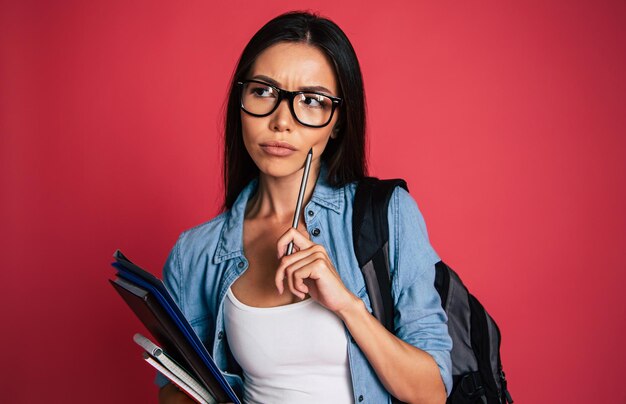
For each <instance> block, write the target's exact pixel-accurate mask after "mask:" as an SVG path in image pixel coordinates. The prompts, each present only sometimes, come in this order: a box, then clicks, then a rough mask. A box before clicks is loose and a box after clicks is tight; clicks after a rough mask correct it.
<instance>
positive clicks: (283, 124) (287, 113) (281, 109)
mask: <svg viewBox="0 0 626 404" xmlns="http://www.w3.org/2000/svg"><path fill="white" fill-rule="evenodd" d="M270 117H271V119H270V129H272V130H273V131H276V132H285V131H286V132H291V129H292V128H293V125H294V120H293V117H292V116H291V109H290V108H289V100H288V99H282V100H280V104H278V107H277V108H276V110H275V111H274V112H273V113H272V115H271V116H270Z"/></svg>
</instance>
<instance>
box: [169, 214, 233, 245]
mask: <svg viewBox="0 0 626 404" xmlns="http://www.w3.org/2000/svg"><path fill="white" fill-rule="evenodd" d="M228 215H229V211H226V212H224V213H221V214H219V215H218V216H216V217H214V218H213V219H211V220H209V221H207V222H204V223H201V224H199V225H197V226H194V227H192V228H190V229H187V230H185V231H183V232H182V233H181V234H180V236H179V237H178V241H177V243H176V244H177V245H180V246H181V247H184V248H185V249H196V248H200V247H202V246H206V244H207V241H208V240H214V239H216V238H217V237H218V236H219V234H220V232H221V231H222V228H223V226H224V223H225V222H226V219H227V218H228Z"/></svg>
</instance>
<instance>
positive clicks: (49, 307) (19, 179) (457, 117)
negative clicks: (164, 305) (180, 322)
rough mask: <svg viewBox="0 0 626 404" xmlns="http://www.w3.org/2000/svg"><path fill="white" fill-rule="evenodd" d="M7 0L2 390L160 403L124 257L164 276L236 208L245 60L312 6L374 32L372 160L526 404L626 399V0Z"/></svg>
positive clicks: (34, 397)
mask: <svg viewBox="0 0 626 404" xmlns="http://www.w3.org/2000/svg"><path fill="white" fill-rule="evenodd" d="M0 4H1V6H0V135H1V137H0V208H1V209H0V215H1V216H0V223H1V225H0V237H1V240H0V241H1V242H0V245H1V246H2V251H1V253H2V263H3V265H2V270H1V272H0V287H1V288H2V290H1V292H0V310H1V318H2V332H0V347H2V353H1V357H2V360H1V362H2V364H1V366H0V386H1V387H0V391H1V392H2V393H1V394H2V396H3V398H2V399H0V401H2V402H7V403H34V402H59V403H61V402H91V403H111V402H117V403H134V402H150V401H155V400H156V399H155V395H156V388H155V387H154V386H153V384H152V378H153V373H152V371H151V370H150V369H149V367H148V365H146V364H144V363H143V361H142V360H141V357H140V351H139V349H138V348H137V347H136V346H135V345H134V343H133V342H132V340H131V336H132V334H133V333H134V332H136V331H140V330H142V327H141V326H140V324H139V322H138V321H137V320H136V319H135V317H134V316H133V314H132V313H131V312H130V310H129V309H128V308H127V307H126V306H125V305H124V303H123V302H122V300H121V299H120V298H119V297H118V296H117V295H116V294H115V292H114V291H113V289H112V288H111V286H109V285H108V282H107V279H108V278H110V277H111V276H112V274H113V270H112V269H111V268H110V267H109V263H110V261H111V254H112V253H113V251H114V250H115V249H116V248H120V249H122V250H123V251H124V252H125V253H127V254H128V255H129V256H130V257H131V258H132V259H133V260H135V261H137V262H138V263H140V264H141V265H143V266H145V267H147V268H149V269H150V270H151V271H152V272H153V273H155V274H157V275H160V268H161V266H162V264H163V262H164V261H165V258H166V256H167V253H168V251H169V249H170V248H171V246H172V245H173V243H174V241H175V240H176V238H177V236H178V234H179V233H180V232H181V231H182V230H184V229H186V228H189V227H191V226H193V225H195V224H198V223H201V222H203V221H206V220H208V219H209V218H211V217H212V216H213V215H214V214H215V213H216V212H217V208H218V205H219V202H220V201H221V197H222V190H221V185H220V161H221V157H220V135H219V131H220V119H221V111H222V103H223V100H224V97H225V94H226V87H227V83H228V80H229V78H230V74H231V72H232V69H233V67H234V65H235V62H236V60H237V58H238V55H239V52H240V51H241V50H242V48H243V46H244V44H245V43H246V41H247V40H248V39H249V38H250V36H251V35H252V34H253V33H254V32H255V31H256V30H257V29H258V28H259V27H260V26H261V25H262V24H263V23H264V22H265V21H267V20H268V19H270V18H271V17H273V16H275V15H277V14H279V13H281V12H283V11H287V10H291V9H298V8H309V9H313V10H316V11H319V12H321V13H322V14H324V15H328V16H330V17H331V18H333V19H334V20H335V21H336V22H337V23H339V25H340V26H342V27H343V28H344V29H345V31H346V33H347V34H348V36H349V37H350V38H351V40H352V41H353V43H354V46H355V48H356V50H357V53H358V55H359V57H360V60H361V63H362V68H363V72H364V76H365V83H366V91H367V99H368V106H369V114H370V115H369V124H370V125H369V135H370V139H369V155H370V161H371V165H370V167H371V173H372V174H375V175H377V176H381V177H404V178H406V179H407V180H408V182H409V186H410V188H411V191H412V194H413V196H414V197H415V199H416V200H417V201H418V203H419V205H420V207H421V209H422V212H423V213H424V216H425V218H426V221H427V224H428V227H429V232H430V235H431V241H432V243H433V245H434V246H435V248H436V249H437V251H438V252H439V254H440V255H441V256H442V257H443V258H444V259H445V260H446V261H448V262H449V264H451V265H452V266H453V267H454V268H457V269H458V271H459V272H460V274H461V275H462V277H463V278H464V280H465V281H466V283H467V285H469V287H470V288H471V290H472V291H473V292H474V293H475V294H476V295H477V296H478V297H479V298H480V299H481V301H482V302H483V303H484V305H485V306H486V307H487V308H488V309H489V310H490V312H491V314H492V315H493V317H495V319H496V320H497V321H498V323H499V325H500V327H501V329H502V333H503V336H504V338H503V345H502V354H503V361H504V366H505V369H506V371H507V374H508V376H509V380H510V389H511V392H512V393H513V396H514V398H515V399H516V402H517V403H520V404H521V403H605V402H620V403H624V402H626V392H625V391H624V390H623V389H621V388H620V386H621V385H622V384H623V382H622V374H623V366H624V363H625V362H626V349H625V348H624V344H623V340H624V331H625V325H626V324H625V320H624V319H625V316H624V314H625V313H624V307H625V305H624V302H623V300H622V297H621V296H622V293H620V292H621V291H622V289H623V284H624V282H625V281H626V275H625V273H624V262H625V258H626V257H625V255H624V251H625V247H626V230H625V229H626V214H625V213H624V207H625V206H626V164H625V163H624V157H625V154H626V153H625V151H626V140H625V138H626V118H625V117H626V113H625V112H626V108H625V107H626V99H625V96H624V94H626V78H625V73H624V72H625V71H626V63H625V62H626V32H625V31H626V29H625V28H624V21H626V3H624V2H623V1H595V2H593V1H587V2H584V1H577V2H570V1H552V2H542V1H535V2H523V4H522V3H520V2H501V1H487V2H478V3H476V4H468V3H467V2H453V1H451V2H448V1H443V2H413V1H404V2H400V1H397V2H395V1H394V2H385V3H384V5H383V3H379V2H376V3H374V2H372V3H363V2H361V1H344V2H339V1H319V2H303V1H293V0H290V1H276V2H271V3H269V4H266V3H264V2H258V3H257V2H243V1H230V2H223V4H214V3H213V2H208V1H172V2H163V1H161V2H155V1H136V2H126V1H106V2H104V1H102V2H93V1H88V2H85V1H74V2H72V1H64V2H46V1H12V2H9V1H2V2H1V3H0Z"/></svg>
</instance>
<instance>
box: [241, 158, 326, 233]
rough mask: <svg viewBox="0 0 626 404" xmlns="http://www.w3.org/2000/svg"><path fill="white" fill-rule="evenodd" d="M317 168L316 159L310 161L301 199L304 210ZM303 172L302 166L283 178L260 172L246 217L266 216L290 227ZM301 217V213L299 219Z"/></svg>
mask: <svg viewBox="0 0 626 404" xmlns="http://www.w3.org/2000/svg"><path fill="white" fill-rule="evenodd" d="M320 168H321V164H320V161H319V160H318V161H313V162H312V164H311V171H310V172H309V178H308V181H307V184H306V190H305V192H304V198H303V201H302V211H303V212H304V206H306V204H307V203H308V202H309V201H310V200H311V196H312V195H313V188H314V187H315V183H316V181H317V177H318V175H319V173H320ZM303 174H304V167H302V168H301V169H300V170H298V171H296V172H295V173H293V174H291V175H289V176H286V177H272V176H269V175H266V174H263V173H260V174H259V185H258V188H257V192H256V194H255V195H254V196H253V197H252V198H251V199H250V201H248V206H247V208H246V219H269V220H272V221H274V222H276V223H281V224H287V223H288V225H289V226H291V224H292V221H293V215H294V212H295V209H296V203H297V201H298V194H299V192H300V184H301V183H302V175H303ZM303 217H304V216H303V213H302V212H301V213H300V218H299V220H301V219H302V218H303Z"/></svg>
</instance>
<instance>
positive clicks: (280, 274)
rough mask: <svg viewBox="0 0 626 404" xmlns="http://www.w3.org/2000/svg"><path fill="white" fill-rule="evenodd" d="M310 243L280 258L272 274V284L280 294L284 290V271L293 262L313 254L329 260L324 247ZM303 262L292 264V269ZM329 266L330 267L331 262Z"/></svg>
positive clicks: (299, 266)
mask: <svg viewBox="0 0 626 404" xmlns="http://www.w3.org/2000/svg"><path fill="white" fill-rule="evenodd" d="M312 244H313V245H312V246H311V247H309V248H308V249H306V250H300V251H297V252H295V253H293V254H291V255H285V256H283V257H282V258H280V263H279V265H278V268H276V274H275V275H274V284H275V285H276V289H277V290H278V293H279V294H281V295H282V294H283V291H284V279H285V277H288V275H287V273H286V271H287V269H288V268H289V267H291V266H293V265H294V264H295V263H297V262H299V261H302V260H304V259H305V258H307V257H309V256H311V255H314V254H315V255H316V256H318V257H319V258H324V259H325V260H326V261H328V262H330V260H329V259H328V256H327V254H326V250H325V249H324V247H322V246H321V245H319V244H314V243H312ZM304 262H309V261H303V263H304ZM303 263H301V264H300V265H298V266H293V267H292V270H295V269H298V268H301V267H302V265H303ZM330 266H331V267H332V264H331V265H330ZM333 271H334V268H333Z"/></svg>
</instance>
